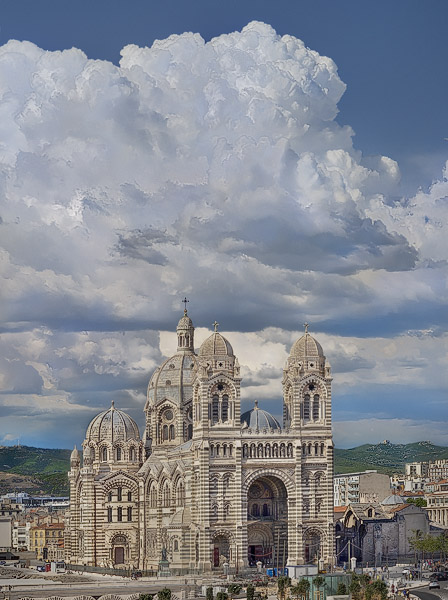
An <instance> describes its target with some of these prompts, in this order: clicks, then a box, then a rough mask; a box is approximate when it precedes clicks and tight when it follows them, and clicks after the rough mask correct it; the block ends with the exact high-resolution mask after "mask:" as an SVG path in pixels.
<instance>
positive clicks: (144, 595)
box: [138, 594, 154, 600]
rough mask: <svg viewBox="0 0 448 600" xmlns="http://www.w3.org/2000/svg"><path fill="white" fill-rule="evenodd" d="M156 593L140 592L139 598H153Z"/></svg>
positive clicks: (143, 599)
mask: <svg viewBox="0 0 448 600" xmlns="http://www.w3.org/2000/svg"><path fill="white" fill-rule="evenodd" d="M153 597H154V594H140V595H139V597H138V600H152V599H153Z"/></svg>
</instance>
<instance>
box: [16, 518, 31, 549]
mask: <svg viewBox="0 0 448 600" xmlns="http://www.w3.org/2000/svg"><path fill="white" fill-rule="evenodd" d="M30 529H31V523H30V522H29V521H26V520H20V521H14V522H13V526H12V547H13V549H14V550H16V551H17V550H20V551H23V550H28V549H29V547H30Z"/></svg>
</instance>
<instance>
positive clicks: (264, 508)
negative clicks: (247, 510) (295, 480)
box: [263, 504, 271, 517]
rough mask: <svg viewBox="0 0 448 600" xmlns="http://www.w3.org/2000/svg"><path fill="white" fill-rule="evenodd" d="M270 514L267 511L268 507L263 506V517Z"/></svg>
mask: <svg viewBox="0 0 448 600" xmlns="http://www.w3.org/2000/svg"><path fill="white" fill-rule="evenodd" d="M270 514H271V511H270V509H269V505H268V504H263V517H269V516H270Z"/></svg>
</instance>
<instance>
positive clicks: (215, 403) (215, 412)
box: [212, 394, 219, 425]
mask: <svg viewBox="0 0 448 600" xmlns="http://www.w3.org/2000/svg"><path fill="white" fill-rule="evenodd" d="M218 420H219V397H218V394H214V396H213V398H212V425H215V423H217V422H218Z"/></svg>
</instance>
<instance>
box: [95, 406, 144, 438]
mask: <svg viewBox="0 0 448 600" xmlns="http://www.w3.org/2000/svg"><path fill="white" fill-rule="evenodd" d="M104 440H107V441H110V442H112V443H113V442H127V441H128V440H137V441H140V433H139V431H138V426H137V423H136V422H135V421H134V419H131V417H130V416H129V415H127V414H126V413H124V412H123V411H121V410H117V409H116V408H115V406H114V404H113V402H112V406H111V407H110V408H109V410H106V411H104V412H102V413H100V414H99V415H97V416H96V417H95V418H94V419H92V421H91V423H90V425H89V426H88V428H87V433H86V441H87V442H90V441H92V442H102V441H104Z"/></svg>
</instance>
